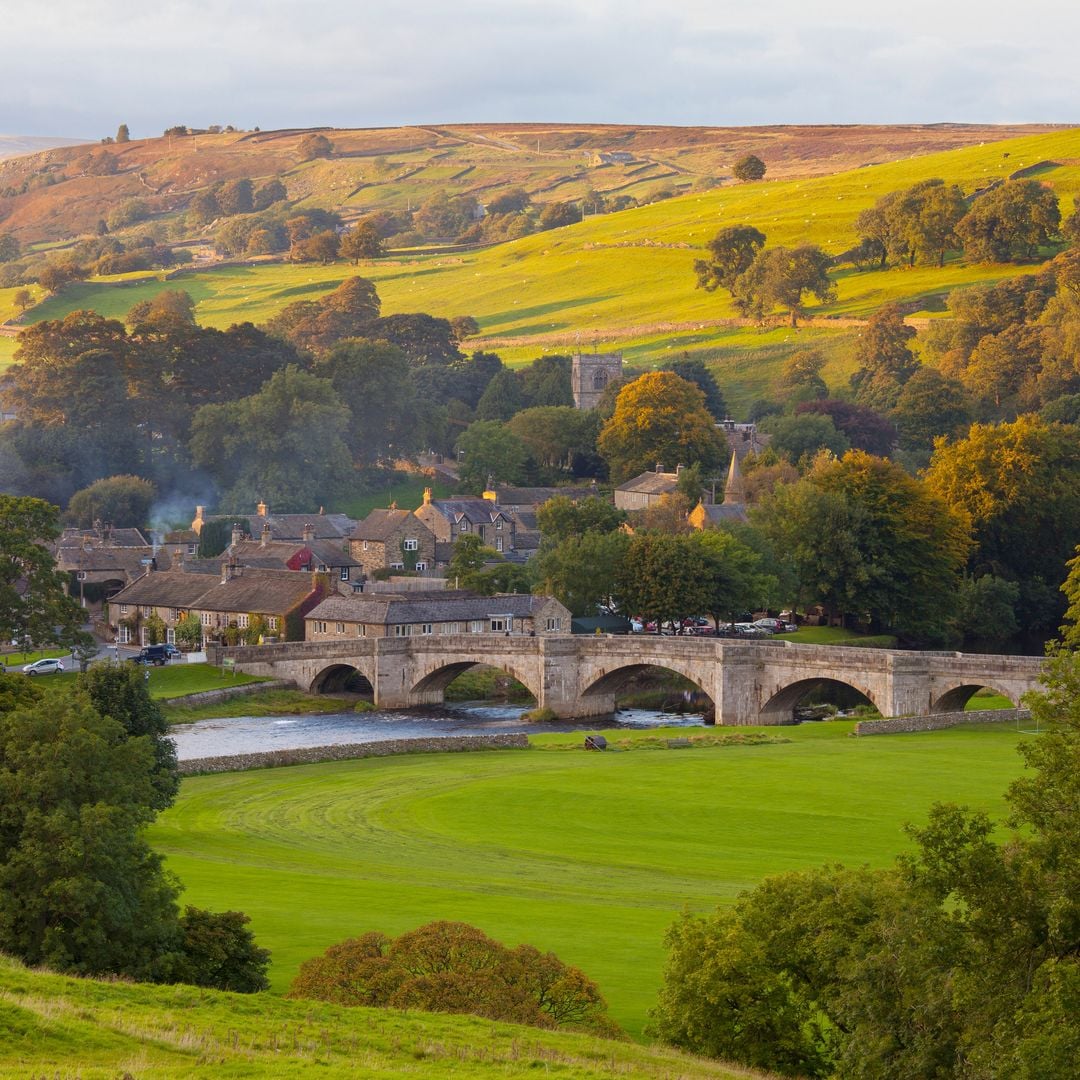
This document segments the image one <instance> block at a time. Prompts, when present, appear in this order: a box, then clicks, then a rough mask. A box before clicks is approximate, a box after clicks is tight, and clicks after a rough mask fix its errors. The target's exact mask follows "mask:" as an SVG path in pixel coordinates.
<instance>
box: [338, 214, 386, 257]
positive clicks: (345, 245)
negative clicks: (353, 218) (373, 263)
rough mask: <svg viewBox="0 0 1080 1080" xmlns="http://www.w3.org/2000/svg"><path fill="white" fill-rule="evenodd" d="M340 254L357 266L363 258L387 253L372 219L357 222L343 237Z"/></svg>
mask: <svg viewBox="0 0 1080 1080" xmlns="http://www.w3.org/2000/svg"><path fill="white" fill-rule="evenodd" d="M339 251H340V254H341V255H343V256H344V257H345V258H346V259H352V261H353V266H357V265H359V263H360V260H361V259H377V258H379V257H380V256H381V255H384V254H385V247H384V245H383V242H382V237H381V236H379V231H378V229H376V228H375V226H374V225H373V224H372V223H371V222H370V221H360V222H357V224H355V225H354V226H353V227H352V228H351V229H350V230H349V231H348V232H347V233H346V234H345V235H344V236H343V237H342V238H341V246H340V248H339Z"/></svg>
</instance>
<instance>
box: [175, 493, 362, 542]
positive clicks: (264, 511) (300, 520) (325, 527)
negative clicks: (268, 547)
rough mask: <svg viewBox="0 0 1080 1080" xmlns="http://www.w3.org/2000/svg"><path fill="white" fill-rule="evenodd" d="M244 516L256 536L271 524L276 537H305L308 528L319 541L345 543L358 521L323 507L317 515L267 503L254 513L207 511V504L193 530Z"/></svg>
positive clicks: (197, 531) (197, 515)
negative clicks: (284, 510) (273, 507)
mask: <svg viewBox="0 0 1080 1080" xmlns="http://www.w3.org/2000/svg"><path fill="white" fill-rule="evenodd" d="M238 519H244V520H246V521H247V522H248V525H249V526H250V533H251V535H252V536H259V537H261V536H262V534H263V529H264V527H265V526H267V525H269V526H270V537H271V539H273V540H302V539H303V538H304V532H305V529H306V528H310V529H311V530H312V535H313V536H314V538H315V539H316V540H338V541H340V542H341V544H342V545H343V546H344V544H345V541H346V540H347V539H348V537H349V534H350V533H351V532H352V531H353V529H354V528H355V527H356V522H355V521H353V519H352V518H351V517H348V516H347V515H345V514H325V513H323V510H322V507H320V508H319V512H318V513H317V514H272V513H271V512H270V509H269V507H267V505H266V503H264V502H261V503H259V504H258V506H256V508H255V513H254V514H207V513H206V508H205V507H203V506H196V507H195V518H194V520H193V521H192V522H191V529H192V531H193V532H194V533H195V534H196V535H199V534H200V533H201V532H202V527H203V525H204V524H206V522H208V521H227V522H229V523H230V524H231V523H232V522H235V521H236V520H238Z"/></svg>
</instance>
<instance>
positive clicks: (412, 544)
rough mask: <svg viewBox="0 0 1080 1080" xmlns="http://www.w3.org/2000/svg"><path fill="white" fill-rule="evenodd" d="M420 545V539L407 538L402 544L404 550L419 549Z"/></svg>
mask: <svg viewBox="0 0 1080 1080" xmlns="http://www.w3.org/2000/svg"><path fill="white" fill-rule="evenodd" d="M419 547H420V541H419V540H406V541H405V542H404V543H403V544H402V545H401V548H402V550H403V551H417V550H418V549H419Z"/></svg>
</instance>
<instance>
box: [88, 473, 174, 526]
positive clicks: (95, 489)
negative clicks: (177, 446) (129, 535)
mask: <svg viewBox="0 0 1080 1080" xmlns="http://www.w3.org/2000/svg"><path fill="white" fill-rule="evenodd" d="M156 496H157V489H156V488H155V487H154V485H153V484H152V483H150V481H149V480H143V479H142V477H139V476H109V477H106V478H105V479H104V480H97V481H95V482H94V483H93V484H91V485H90V486H89V487H86V488H83V489H82V491H77V492H75V494H74V495H72V496H71V501H70V502H69V503H68V508H67V519H68V521H70V522H71V523H72V524H73V525H75V526H76V527H77V528H80V529H89V528H91V527H92V526H93V524H94V522H95V521H102V522H109V524H111V525H114V526H116V528H118V529H127V528H133V527H134V528H142V527H143V526H145V525H146V523H147V522H148V521H149V520H150V507H151V506H152V505H153V503H154V499H155V497H156Z"/></svg>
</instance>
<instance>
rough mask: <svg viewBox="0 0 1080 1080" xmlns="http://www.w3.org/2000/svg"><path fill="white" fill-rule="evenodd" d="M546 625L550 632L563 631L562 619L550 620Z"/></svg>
mask: <svg viewBox="0 0 1080 1080" xmlns="http://www.w3.org/2000/svg"><path fill="white" fill-rule="evenodd" d="M545 625H546V626H547V629H548V630H549V631H550V630H561V629H562V619H548V620H547V623H546V624H545Z"/></svg>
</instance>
